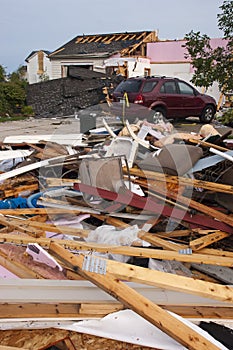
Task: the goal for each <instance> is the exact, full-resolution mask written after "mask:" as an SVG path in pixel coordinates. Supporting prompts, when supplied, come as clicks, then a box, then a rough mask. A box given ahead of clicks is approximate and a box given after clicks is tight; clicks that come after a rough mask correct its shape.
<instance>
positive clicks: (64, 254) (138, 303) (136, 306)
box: [50, 243, 219, 350]
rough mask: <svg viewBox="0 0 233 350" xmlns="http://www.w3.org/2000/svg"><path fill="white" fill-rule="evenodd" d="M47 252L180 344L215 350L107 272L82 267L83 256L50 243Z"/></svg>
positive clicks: (178, 321) (215, 348)
mask: <svg viewBox="0 0 233 350" xmlns="http://www.w3.org/2000/svg"><path fill="white" fill-rule="evenodd" d="M50 251H51V252H52V253H53V254H54V255H55V256H57V257H59V259H61V260H62V261H63V262H64V263H65V264H67V265H68V266H69V267H71V268H72V269H74V270H75V271H77V272H78V273H79V274H80V275H81V276H82V277H85V278H86V279H88V280H89V281H91V282H92V283H94V284H95V285H97V286H98V287H99V288H101V289H103V290H104V291H105V292H107V293H108V294H110V295H111V296H113V297H115V298H116V299H117V300H119V301H120V302H122V303H123V304H124V305H125V306H126V307H129V308H130V309H132V310H133V311H134V312H136V313H137V314H139V315H140V316H141V317H143V318H145V319H146V320H147V321H149V322H150V323H152V324H153V325H155V326H156V327H158V328H159V329H160V330H162V331H163V332H165V333H166V334H168V335H169V336H171V337H172V338H174V339H175V340H176V341H178V342H179V343H180V344H182V345H184V346H186V347H188V349H191V350H197V349H199V350H207V349H208V350H217V349H218V350H219V348H218V347H217V346H216V345H214V344H213V343H212V342H211V341H209V340H207V339H206V338H205V337H203V336H202V335H200V334H199V333H197V332H196V331H194V330H193V329H191V328H190V327H189V326H187V325H186V324H184V323H183V322H182V321H180V320H178V319H176V318H175V317H174V316H172V315H171V314H169V313H168V312H167V311H165V310H163V309H162V308H161V307H159V306H158V305H156V304H154V303H153V302H151V301H150V300H149V299H147V298H145V297H143V296H142V295H140V294H139V293H137V292H136V291H135V290H133V289H132V288H130V287H129V286H127V285H126V284H125V283H124V282H121V281H119V280H118V279H116V278H114V277H112V275H111V274H109V273H108V272H106V274H104V275H102V274H99V273H94V272H89V271H86V270H83V268H82V266H83V260H84V257H82V256H81V255H80V256H75V255H74V254H72V253H69V252H68V251H67V250H66V249H64V248H63V247H61V246H60V245H58V244H56V243H52V244H51V245H50Z"/></svg>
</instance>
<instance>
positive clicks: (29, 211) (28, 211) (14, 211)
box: [0, 208, 80, 216]
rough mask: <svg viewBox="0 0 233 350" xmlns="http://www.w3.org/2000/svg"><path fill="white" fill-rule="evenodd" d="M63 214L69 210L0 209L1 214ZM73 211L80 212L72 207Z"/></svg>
mask: <svg viewBox="0 0 233 350" xmlns="http://www.w3.org/2000/svg"><path fill="white" fill-rule="evenodd" d="M63 213H64V214H65V213H70V210H68V209H63V208H17V209H1V210H0V214H2V215H14V216H19V215H37V214H42V215H43V214H46V215H53V214H55V215H56V214H63ZM73 213H75V214H80V211H79V210H76V209H74V210H73Z"/></svg>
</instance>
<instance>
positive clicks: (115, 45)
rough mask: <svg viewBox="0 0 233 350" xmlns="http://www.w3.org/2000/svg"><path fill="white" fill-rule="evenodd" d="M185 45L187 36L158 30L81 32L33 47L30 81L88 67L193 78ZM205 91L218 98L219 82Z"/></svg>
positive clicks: (214, 43)
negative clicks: (46, 47)
mask: <svg viewBox="0 0 233 350" xmlns="http://www.w3.org/2000/svg"><path fill="white" fill-rule="evenodd" d="M210 44H211V46H212V47H213V48H216V47H218V46H226V40H224V39H221V38H216V39H211V42H210ZM184 45H185V41H184V40H160V39H159V38H158V35H157V32H156V31H140V32H125V33H112V34H93V35H84V34H83V35H78V36H76V37H75V38H73V39H72V40H70V41H69V42H67V43H65V44H64V45H62V46H61V47H59V48H58V49H56V50H55V51H53V52H48V51H43V50H40V51H33V52H32V53H31V54H30V55H29V56H28V57H27V58H26V62H27V75H28V81H29V84H34V83H37V82H41V81H45V80H53V79H60V78H66V77H78V76H79V69H80V68H86V69H88V70H90V71H93V72H94V71H95V72H98V73H103V74H106V75H108V76H111V75H118V74H119V75H122V76H124V77H126V78H127V77H134V76H148V75H166V76H172V77H177V78H180V79H183V80H185V81H188V82H190V81H191V79H192V76H193V66H192V62H191V60H190V59H187V58H186V57H185V54H186V53H187V51H186V49H185V47H184ZM198 89H199V90H200V91H201V92H204V90H203V89H202V88H198ZM205 92H207V93H208V94H210V95H211V96H213V97H214V98H215V99H216V101H219V99H220V91H219V88H218V84H217V83H215V84H213V85H212V86H211V87H210V88H209V89H208V91H205Z"/></svg>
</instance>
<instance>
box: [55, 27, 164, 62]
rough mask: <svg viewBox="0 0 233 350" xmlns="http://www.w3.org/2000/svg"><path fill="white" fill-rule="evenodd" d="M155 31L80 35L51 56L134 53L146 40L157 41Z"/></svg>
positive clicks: (66, 56)
mask: <svg viewBox="0 0 233 350" xmlns="http://www.w3.org/2000/svg"><path fill="white" fill-rule="evenodd" d="M157 40H158V37H157V34H156V32H154V31H152V32H151V31H143V32H125V33H112V34H93V35H80V36H77V37H75V38H74V39H72V40H71V41H69V42H68V43H66V44H64V45H63V46H61V47H60V48H58V49H57V50H56V51H54V52H53V53H51V54H50V57H51V58H53V57H54V58H68V57H69V58H70V57H80V56H83V55H93V54H95V53H97V52H98V53H99V55H101V54H105V55H106V53H108V55H112V54H114V53H116V52H118V53H120V54H121V55H122V56H124V55H126V54H127V55H128V54H132V53H134V51H135V50H136V49H138V48H139V47H140V46H141V45H142V44H143V43H145V42H150V41H151V42H152V41H157Z"/></svg>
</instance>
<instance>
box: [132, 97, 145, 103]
mask: <svg viewBox="0 0 233 350" xmlns="http://www.w3.org/2000/svg"><path fill="white" fill-rule="evenodd" d="M143 102H144V101H143V96H142V95H137V97H136V98H135V100H134V103H138V104H143Z"/></svg>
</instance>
